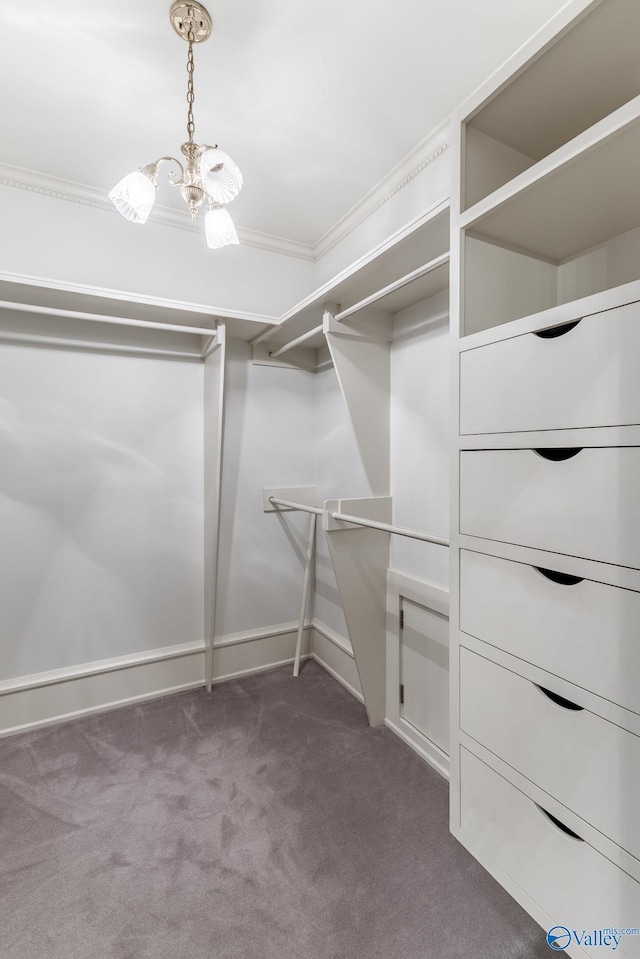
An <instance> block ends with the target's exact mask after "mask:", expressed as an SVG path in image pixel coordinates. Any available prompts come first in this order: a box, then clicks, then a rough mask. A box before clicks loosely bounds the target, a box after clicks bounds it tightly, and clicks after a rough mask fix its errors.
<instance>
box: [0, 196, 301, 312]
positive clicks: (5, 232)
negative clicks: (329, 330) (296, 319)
mask: <svg viewBox="0 0 640 959" xmlns="http://www.w3.org/2000/svg"><path fill="white" fill-rule="evenodd" d="M0 203H1V204H2V230H0V264H1V267H2V271H3V272H6V273H18V274H26V275H28V276H37V277H43V278H46V279H52V280H56V281H58V282H62V283H64V282H68V283H74V284H85V285H87V286H94V287H102V288H105V289H111V290H123V291H127V292H130V293H137V294H142V295H145V294H146V295H149V296H155V297H166V298H168V299H173V300H182V301H185V302H190V303H200V304H204V305H209V306H216V307H220V308H223V307H226V308H227V309H233V310H241V311H247V312H254V313H260V314H263V315H268V316H276V317H277V316H280V315H281V314H282V313H284V311H285V310H286V309H288V308H289V307H290V306H292V305H293V303H296V302H297V301H298V300H299V299H301V298H302V296H304V295H305V294H307V293H308V292H309V291H310V289H311V288H312V286H313V272H314V270H313V268H314V264H313V263H311V262H309V261H306V260H302V259H298V258H295V257H291V256H285V255H283V254H280V253H269V252H267V251H265V250H258V249H255V248H253V247H249V246H243V245H240V246H239V247H238V246H233V247H226V248H224V249H222V250H215V251H213V250H209V249H208V247H207V245H206V242H205V238H204V227H203V231H202V233H201V234H198V233H191V232H188V231H185V230H180V229H175V228H174V227H170V226H165V225H163V224H161V223H156V222H154V221H152V220H150V221H149V222H148V223H146V224H145V225H144V226H139V225H136V224H132V223H128V222H127V221H126V220H124V219H123V218H122V217H121V216H119V215H118V213H117V212H116V211H115V210H114V211H113V212H112V211H111V210H109V209H95V208H93V207H91V206H87V205H84V204H81V203H71V202H69V201H68V200H64V199H59V198H57V197H52V196H45V195H42V194H39V193H32V192H29V191H28V190H19V189H16V188H14V187H8V186H0ZM186 216H187V214H186V213H185V217H186Z"/></svg>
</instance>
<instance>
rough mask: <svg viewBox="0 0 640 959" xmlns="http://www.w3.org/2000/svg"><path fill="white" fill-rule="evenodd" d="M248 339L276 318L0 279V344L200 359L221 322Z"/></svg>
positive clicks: (7, 277)
mask: <svg viewBox="0 0 640 959" xmlns="http://www.w3.org/2000/svg"><path fill="white" fill-rule="evenodd" d="M220 321H223V322H224V323H225V326H226V329H227V333H228V334H229V335H230V336H234V337H236V338H239V339H244V340H249V339H251V338H252V337H253V336H255V334H256V332H262V331H264V330H265V329H268V327H269V326H271V325H273V323H274V322H275V321H274V319H273V318H272V317H264V316H257V315H253V314H247V313H241V312H239V311H234V310H231V311H227V310H216V309H215V308H210V307H207V306H204V305H199V304H194V303H181V302H177V301H175V302H172V301H169V300H165V299H156V298H154V297H145V296H140V295H137V294H130V293H121V292H118V291H113V290H94V289H91V288H86V289H85V288H82V287H71V286H69V287H67V286H65V285H64V284H59V283H54V282H52V283H45V282H42V281H39V280H35V279H31V278H29V277H16V276H13V275H4V276H3V275H2V274H0V340H1V341H3V342H15V343H25V344H27V343H31V344H34V345H43V346H56V345H58V346H65V345H66V346H69V347H84V348H90V349H125V350H134V351H135V352H138V353H148V354H155V355H163V354H164V353H167V355H173V356H184V357H189V356H194V357H195V358H201V357H202V354H203V352H206V349H207V344H208V342H209V341H210V340H211V336H212V334H213V333H214V332H215V330H216V327H217V326H218V324H219V322H220Z"/></svg>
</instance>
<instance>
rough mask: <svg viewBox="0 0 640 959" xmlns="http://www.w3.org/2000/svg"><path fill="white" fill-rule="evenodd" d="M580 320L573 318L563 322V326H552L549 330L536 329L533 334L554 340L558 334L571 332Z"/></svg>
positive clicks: (562, 334)
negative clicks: (569, 321)
mask: <svg viewBox="0 0 640 959" xmlns="http://www.w3.org/2000/svg"><path fill="white" fill-rule="evenodd" d="M580 319H582V317H580ZM579 322H580V320H572V322H571V323H563V324H562V326H552V327H551V329H549V330H536V331H535V332H534V334H533V335H534V336H539V337H540V339H541V340H554V339H555V338H556V336H564V334H565V333H569V331H570V330H573V329H574V328H575V327H576V326H577V325H578V323H579Z"/></svg>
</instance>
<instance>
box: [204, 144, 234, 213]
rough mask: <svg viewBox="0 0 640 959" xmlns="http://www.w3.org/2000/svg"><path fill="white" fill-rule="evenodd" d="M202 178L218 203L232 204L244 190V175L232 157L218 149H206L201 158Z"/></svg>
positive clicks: (207, 190)
mask: <svg viewBox="0 0 640 959" xmlns="http://www.w3.org/2000/svg"><path fill="white" fill-rule="evenodd" d="M200 178H201V180H202V186H203V187H204V189H205V191H206V192H207V194H208V195H209V196H210V197H212V198H213V199H214V200H215V202H216V203H230V202H231V200H233V199H235V197H237V195H238V193H239V192H240V190H241V188H242V173H240V170H239V169H238V167H237V166H236V164H235V163H234V162H233V160H232V159H231V157H230V156H229V155H228V154H227V153H224V152H223V151H222V150H218V148H217V147H206V148H205V149H204V152H203V153H202V155H201V157H200Z"/></svg>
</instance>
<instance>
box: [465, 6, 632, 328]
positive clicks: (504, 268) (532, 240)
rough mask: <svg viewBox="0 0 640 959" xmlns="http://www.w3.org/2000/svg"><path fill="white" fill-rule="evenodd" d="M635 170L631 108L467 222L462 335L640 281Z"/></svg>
mask: <svg viewBox="0 0 640 959" xmlns="http://www.w3.org/2000/svg"><path fill="white" fill-rule="evenodd" d="M639 6H640V4H639ZM638 169H640V104H638V108H637V109H636V110H634V115H633V116H632V117H631V118H630V120H629V122H627V123H626V124H625V125H624V126H623V127H622V128H619V127H616V129H615V132H613V133H611V134H610V135H608V136H604V137H603V138H601V139H600V140H598V141H596V142H595V143H594V144H593V145H592V146H591V148H589V149H586V150H585V151H584V152H582V153H581V154H579V155H578V156H577V157H574V158H573V159H572V160H571V161H570V162H567V163H565V164H563V165H562V166H560V167H558V168H557V169H554V170H552V172H551V173H549V174H548V175H546V176H543V177H541V178H540V179H538V180H535V179H534V180H533V181H532V182H531V183H530V184H528V185H527V186H526V187H525V188H524V189H522V190H520V191H518V192H515V193H513V195H511V196H509V197H508V198H507V199H506V200H505V201H504V202H502V203H500V204H499V205H496V206H495V207H494V208H491V209H489V211H488V212H487V213H484V214H482V215H480V216H479V217H478V218H477V219H475V220H473V219H472V220H470V221H469V222H467V223H466V230H465V239H464V290H465V295H464V306H463V309H464V313H463V317H464V318H463V333H464V335H469V334H473V333H477V332H479V331H481V330H486V329H489V328H491V327H496V326H500V325H501V324H503V323H509V322H511V321H512V320H517V319H520V318H522V317H525V316H529V315H531V314H533V313H539V312H541V311H543V310H548V309H551V308H552V307H555V306H558V305H560V304H563V303H569V302H571V301H573V300H579V299H581V298H583V297H586V296H590V295H592V294H595V293H601V292H604V291H606V290H610V289H613V288H615V287H617V286H621V285H622V284H625V283H630V282H632V281H635V280H638V279H640V191H639V190H638Z"/></svg>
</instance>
